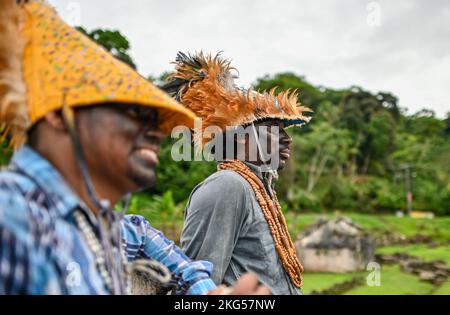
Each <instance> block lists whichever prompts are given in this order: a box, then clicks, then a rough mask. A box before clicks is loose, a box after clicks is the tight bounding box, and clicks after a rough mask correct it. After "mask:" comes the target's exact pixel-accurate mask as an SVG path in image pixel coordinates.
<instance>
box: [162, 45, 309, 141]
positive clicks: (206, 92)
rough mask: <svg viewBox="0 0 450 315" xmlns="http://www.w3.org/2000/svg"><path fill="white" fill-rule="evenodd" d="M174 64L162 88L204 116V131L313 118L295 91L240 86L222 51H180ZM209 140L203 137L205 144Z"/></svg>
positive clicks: (300, 122) (303, 122) (294, 123)
mask: <svg viewBox="0 0 450 315" xmlns="http://www.w3.org/2000/svg"><path fill="white" fill-rule="evenodd" d="M174 64H175V65H176V66H175V70H176V71H175V73H173V74H172V75H170V76H169V78H168V80H169V82H168V83H167V84H166V85H164V86H163V87H162V88H163V90H165V91H166V92H168V93H169V94H171V95H172V96H175V97H176V99H177V100H178V101H179V102H181V103H182V104H183V105H184V106H186V107H187V108H188V109H190V110H192V111H193V112H194V113H195V114H196V115H197V116H198V117H200V118H202V131H204V130H205V129H206V128H208V127H209V126H217V127H219V128H220V129H222V130H225V129H226V127H232V126H245V125H247V124H250V123H252V122H255V121H258V120H261V119H268V118H271V119H280V120H283V121H284V122H285V125H286V126H294V125H303V124H306V123H307V122H309V120H310V119H311V117H309V116H305V115H304V113H306V112H311V110H310V109H309V108H308V107H305V106H302V105H300V104H299V103H298V94H297V92H296V91H293V92H291V91H285V92H281V93H279V94H278V95H275V88H273V89H272V90H270V91H269V92H263V93H258V92H256V91H254V90H252V89H248V90H246V89H242V88H238V87H237V86H236V85H235V83H234V78H235V76H234V75H233V70H236V69H235V68H233V67H231V64H230V61H229V60H226V59H224V58H222V56H221V55H220V53H219V54H217V55H216V56H214V57H213V56H211V55H205V54H204V53H202V52H200V53H197V54H195V55H190V54H187V55H186V54H184V53H182V52H179V53H178V55H177V57H176V60H175V62H174ZM202 134H203V133H202ZM197 140H198V139H197ZM209 140H211V139H208V138H203V139H201V140H200V141H201V143H202V144H205V143H206V142H208V141H209Z"/></svg>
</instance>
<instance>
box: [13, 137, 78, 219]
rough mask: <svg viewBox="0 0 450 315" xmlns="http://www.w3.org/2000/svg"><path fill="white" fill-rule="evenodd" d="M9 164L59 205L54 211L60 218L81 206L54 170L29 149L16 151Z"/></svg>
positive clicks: (27, 147) (23, 148)
mask: <svg viewBox="0 0 450 315" xmlns="http://www.w3.org/2000/svg"><path fill="white" fill-rule="evenodd" d="M11 164H13V165H14V166H16V167H17V168H19V170H20V171H21V172H23V173H25V174H26V175H28V176H29V177H30V178H31V179H33V180H34V181H35V182H36V183H37V184H38V185H39V187H41V188H42V189H43V190H45V192H46V193H47V194H49V195H51V196H52V197H53V198H54V199H55V200H56V202H57V203H60V205H58V206H56V207H55V209H56V211H57V212H58V213H59V214H60V215H61V216H63V217H64V216H66V215H67V214H69V213H70V212H71V211H72V210H74V209H75V208H76V207H77V206H79V205H80V204H81V200H80V199H79V198H78V196H77V195H76V193H75V192H74V191H73V190H72V189H71V188H70V186H69V184H68V183H67V182H66V181H65V179H64V178H63V177H62V175H61V174H60V173H59V172H58V171H57V170H56V168H55V167H53V165H51V164H50V162H49V161H48V160H46V159H45V158H44V157H43V156H41V155H40V154H39V153H38V152H36V151H35V150H33V149H32V148H31V147H29V146H27V145H25V146H23V147H22V148H21V149H20V150H19V151H17V152H16V153H15V154H14V156H13V157H12V160H11Z"/></svg>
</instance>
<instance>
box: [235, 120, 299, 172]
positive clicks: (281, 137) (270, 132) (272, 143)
mask: <svg viewBox="0 0 450 315" xmlns="http://www.w3.org/2000/svg"><path fill="white" fill-rule="evenodd" d="M254 124H255V128H256V130H257V132H263V133H264V134H265V135H267V142H268V143H267V147H268V149H269V150H272V148H273V149H275V148H276V144H277V142H278V157H279V164H278V168H277V170H278V171H280V170H282V169H283V168H284V167H285V166H286V162H287V160H288V159H289V158H290V156H291V146H292V138H291V137H290V136H289V135H288V134H287V132H286V130H285V129H284V128H285V124H284V122H283V121H281V120H276V119H268V120H263V121H259V122H255V123H254ZM259 127H262V128H259ZM275 128H278V134H276V132H275ZM238 142H239V143H240V144H241V145H244V147H243V149H245V152H246V154H245V160H246V161H247V162H250V163H252V164H255V165H258V166H259V165H262V164H263V161H262V160H261V158H260V155H259V154H258V156H257V159H256V160H250V153H249V152H251V150H255V151H254V152H257V151H256V150H257V144H256V142H254V141H250V140H249V137H247V138H246V141H245V142H244V141H238Z"/></svg>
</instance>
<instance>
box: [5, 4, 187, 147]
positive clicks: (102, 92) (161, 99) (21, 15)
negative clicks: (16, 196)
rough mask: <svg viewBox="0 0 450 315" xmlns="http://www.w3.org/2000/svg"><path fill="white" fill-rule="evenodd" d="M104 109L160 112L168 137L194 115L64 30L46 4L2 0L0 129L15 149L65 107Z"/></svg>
mask: <svg viewBox="0 0 450 315" xmlns="http://www.w3.org/2000/svg"><path fill="white" fill-rule="evenodd" d="M102 103H123V104H137V105H141V106H148V107H152V108H155V109H157V110H158V113H159V115H158V126H159V128H160V130H161V131H163V132H164V133H165V134H169V133H170V131H171V130H172V128H173V127H175V126H177V125H185V126H188V127H192V126H193V120H194V118H195V115H194V114H193V113H192V112H191V111H190V110H188V109H186V108H185V107H184V106H182V105H180V104H178V103H177V102H176V101H175V100H173V99H172V98H171V97H169V96H168V95H167V94H166V93H164V92H163V91H161V90H160V89H158V88H157V87H156V86H154V85H153V84H152V83H150V82H149V81H148V80H146V79H145V78H144V77H142V76H141V75H139V74H138V73H137V72H136V71H134V70H133V69H132V68H131V67H129V66H128V65H127V64H125V63H123V62H121V61H119V60H118V59H116V58H115V57H114V56H112V55H111V54H110V53H109V52H107V51H106V50H105V49H104V48H103V47H101V46H100V45H98V44H96V43H95V42H93V41H92V40H91V39H90V38H88V37H87V36H85V35H84V34H82V33H81V32H79V31H77V30H76V29H75V28H73V27H71V26H69V25H68V24H66V23H65V22H64V21H63V20H62V19H61V18H60V17H59V16H58V14H57V13H56V11H55V10H54V9H53V8H52V7H50V6H49V5H48V4H47V3H46V2H44V1H38V0H34V1H16V0H0V127H1V129H2V132H3V133H4V134H5V133H6V134H9V135H11V136H12V139H11V140H12V142H14V144H15V145H16V146H17V145H18V144H19V145H20V144H22V143H23V142H24V141H25V139H26V131H27V130H28V129H29V128H30V127H31V126H32V125H33V124H34V123H35V122H37V121H38V120H39V119H41V118H43V117H44V116H45V115H46V114H47V113H49V112H51V111H55V110H60V109H62V107H63V106H69V107H78V106H89V105H94V104H102Z"/></svg>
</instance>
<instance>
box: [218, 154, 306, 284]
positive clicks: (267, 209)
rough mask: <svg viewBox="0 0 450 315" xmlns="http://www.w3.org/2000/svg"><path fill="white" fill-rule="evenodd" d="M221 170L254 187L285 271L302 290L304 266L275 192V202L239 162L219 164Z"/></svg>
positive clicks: (245, 166) (259, 181) (262, 185)
mask: <svg viewBox="0 0 450 315" xmlns="http://www.w3.org/2000/svg"><path fill="white" fill-rule="evenodd" d="M219 170H232V171H235V172H236V173H238V174H239V175H241V176H242V177H243V178H244V179H245V180H246V181H247V182H248V183H249V184H250V186H251V187H252V189H253V191H254V193H255V196H256V199H257V201H258V204H259V206H260V207H261V209H262V211H263V213H264V217H265V219H266V221H267V224H268V225H269V229H270V233H271V234H272V238H273V240H274V243H275V248H276V251H277V253H278V255H279V257H280V260H281V263H282V265H283V268H284V270H285V271H286V273H287V274H288V275H289V277H290V279H291V281H292V283H293V284H294V285H295V286H296V287H298V288H301V286H302V278H301V274H302V272H303V266H302V265H301V263H300V261H299V259H298V257H297V253H296V250H295V247H294V243H293V242H292V239H291V237H290V235H289V232H288V228H287V225H286V219H285V218H284V216H283V213H282V212H281V207H280V203H279V202H278V198H277V195H276V193H275V191H274V192H273V196H274V200H272V199H271V198H270V196H269V194H268V193H267V190H266V188H265V187H264V184H263V182H262V181H261V179H260V178H259V177H258V176H257V175H256V174H255V173H254V172H253V171H252V170H251V169H250V168H249V167H248V166H247V165H245V164H244V163H242V162H241V161H238V160H228V161H223V162H221V163H220V164H219Z"/></svg>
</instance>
